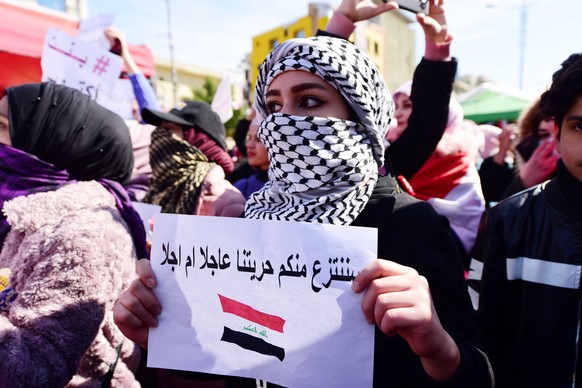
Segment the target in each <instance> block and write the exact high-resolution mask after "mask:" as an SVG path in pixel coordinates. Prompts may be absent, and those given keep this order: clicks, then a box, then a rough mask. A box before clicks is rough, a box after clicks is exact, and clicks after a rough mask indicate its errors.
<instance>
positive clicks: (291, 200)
mask: <svg viewBox="0 0 582 388" xmlns="http://www.w3.org/2000/svg"><path fill="white" fill-rule="evenodd" d="M285 71H306V72H310V73H312V74H315V75H317V76H319V77H321V78H322V79H323V80H325V81H326V82H328V83H329V84H330V85H332V86H333V87H334V88H335V89H336V90H337V91H338V92H339V93H340V95H341V96H342V97H343V98H344V100H345V101H346V103H347V105H348V106H349V108H350V109H351V111H352V112H353V116H354V119H353V120H340V119H337V118H333V117H301V116H291V115H286V114H282V113H275V114H268V112H267V108H266V92H267V90H268V89H269V86H270V84H271V82H272V81H273V80H274V79H275V78H276V77H277V76H278V75H279V74H281V73H283V72H285ZM255 106H256V108H257V112H258V114H259V115H260V116H261V117H265V119H264V120H263V121H262V122H261V125H260V126H259V129H258V131H257V136H258V138H259V139H260V140H261V141H262V142H263V143H264V144H265V146H266V147H267V150H268V152H269V160H270V162H271V163H270V167H269V172H268V174H269V181H268V182H267V183H266V184H265V186H264V187H263V188H262V189H261V190H259V191H258V192H256V193H254V194H253V195H252V196H251V197H250V198H249V200H248V202H247V207H246V210H245V216H246V217H248V218H256V219H277V220H295V221H307V222H321V223H332V224H351V222H352V221H353V220H354V219H355V218H356V217H357V216H358V215H359V213H360V212H361V211H362V209H363V208H364V206H365V205H366V203H367V202H368V200H369V198H370V196H371V193H372V191H373V189H374V187H375V184H376V182H377V179H378V167H379V166H381V165H382V164H383V162H384V145H383V139H384V136H385V135H386V131H387V130H388V125H389V123H390V120H391V118H392V116H393V112H394V103H393V101H392V99H391V97H390V93H389V91H388V89H387V87H386V84H385V83H384V80H383V79H382V77H381V76H380V73H379V72H378V69H377V68H376V67H375V66H374V65H373V64H372V62H371V60H370V59H369V58H368V57H367V56H365V55H364V54H362V53H361V52H360V51H359V50H358V49H357V48H356V47H355V46H354V45H352V44H351V43H350V42H348V41H345V40H343V39H338V38H332V37H314V38H306V39H302V38H299V39H291V40H288V41H286V42H284V43H282V44H280V45H279V46H277V47H276V48H275V49H274V50H273V51H272V52H271V53H270V54H269V56H268V57H267V58H266V59H265V61H264V62H263V64H262V65H261V68H260V72H259V78H258V80H257V86H256V92H255Z"/></svg>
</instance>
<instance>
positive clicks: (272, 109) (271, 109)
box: [266, 101, 281, 114]
mask: <svg viewBox="0 0 582 388" xmlns="http://www.w3.org/2000/svg"><path fill="white" fill-rule="evenodd" d="M266 105H267V113H268V114H272V113H277V112H278V111H280V110H281V105H280V104H279V103H278V102H275V101H267V104H266Z"/></svg>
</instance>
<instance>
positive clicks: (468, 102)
mask: <svg viewBox="0 0 582 388" xmlns="http://www.w3.org/2000/svg"><path fill="white" fill-rule="evenodd" d="M534 98H535V97H533V96H529V95H527V94H525V93H523V92H520V91H516V90H510V89H507V88H503V87H501V86H497V85H493V84H491V83H484V84H481V85H479V86H477V87H475V88H473V89H472V90H470V91H469V92H467V93H464V94H463V95H460V96H458V97H457V99H458V101H459V102H460V103H461V106H462V107H463V112H464V115H465V118H466V119H469V120H473V121H475V122H476V123H477V124H482V123H488V122H492V121H499V120H507V121H515V120H517V118H518V116H519V114H520V113H521V111H522V110H523V109H524V108H526V107H528V106H529V105H530V104H531V103H532V102H533V100H534Z"/></svg>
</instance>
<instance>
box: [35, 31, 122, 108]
mask: <svg viewBox="0 0 582 388" xmlns="http://www.w3.org/2000/svg"><path fill="white" fill-rule="evenodd" d="M122 62H123V60H122V59H121V57H120V56H118V55H115V54H112V53H110V52H109V51H106V50H102V49H100V48H98V47H96V46H93V45H91V44H89V43H85V42H83V41H80V40H78V39H76V38H75V37H73V36H70V35H68V34H66V33H64V32H61V31H59V30H57V29H55V28H49V29H48V31H47V35H46V39H45V45H44V49H43V53H42V58H41V67H42V80H43V81H53V82H55V83H57V84H63V85H66V86H69V87H72V88H74V89H77V90H79V91H81V92H82V93H85V94H87V95H89V96H90V97H91V98H92V99H93V100H96V101H97V102H100V100H102V99H109V98H110V97H109V96H110V95H111V93H112V91H113V90H114V86H115V83H116V82H117V80H118V78H119V75H120V73H121V65H122Z"/></svg>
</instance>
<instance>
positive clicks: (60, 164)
mask: <svg viewBox="0 0 582 388" xmlns="http://www.w3.org/2000/svg"><path fill="white" fill-rule="evenodd" d="M0 160H2V163H0V208H1V209H2V214H1V215H0V231H1V232H0V246H1V248H0V270H1V271H3V273H4V274H5V276H4V278H5V279H4V282H3V283H5V284H3V288H4V289H3V291H2V292H1V294H0V333H1V334H0V349H2V357H0V376H2V380H1V381H0V386H14V384H17V385H19V386H80V385H92V386H99V385H107V384H111V386H118V387H122V386H123V387H132V386H139V384H138V383H137V381H136V380H135V377H134V375H133V370H135V367H136V366H137V361H138V358H139V353H138V352H136V348H135V346H134V345H133V344H132V343H131V342H130V341H127V340H124V337H123V335H122V333H121V332H120V331H119V330H118V329H117V327H116V326H115V324H114V323H113V319H112V316H111V314H110V310H111V308H112V306H113V303H114V301H115V300H116V299H117V297H118V296H119V294H120V292H121V290H123V289H124V288H126V287H127V286H128V285H129V283H130V280H131V278H132V276H133V269H134V262H135V260H136V259H137V258H138V257H139V258H141V257H145V255H146V252H145V231H144V229H143V226H142V223H141V220H140V219H139V216H138V215H137V213H136V212H135V211H134V209H133V208H132V206H131V203H130V201H129V198H128V196H127V193H126V191H125V190H124V189H123V187H122V186H121V184H122V183H123V182H124V181H125V180H126V179H127V178H128V177H129V176H130V173H131V170H132V167H133V155H132V146H131V141H130V137H129V132H128V129H127V126H126V125H125V123H124V122H123V120H121V118H120V117H118V116H117V115H115V114H114V113H112V112H110V111H108V110H106V109H104V108H102V107H100V106H99V105H97V104H96V103H95V102H94V101H92V100H91V99H90V98H89V97H88V96H85V95H83V94H81V93H80V92H78V91H77V90H74V89H71V88H68V87H65V86H61V85H56V84H53V83H41V84H28V85H22V86H16V87H11V88H8V89H7V95H6V96H5V97H3V98H2V99H1V100H0Z"/></svg>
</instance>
